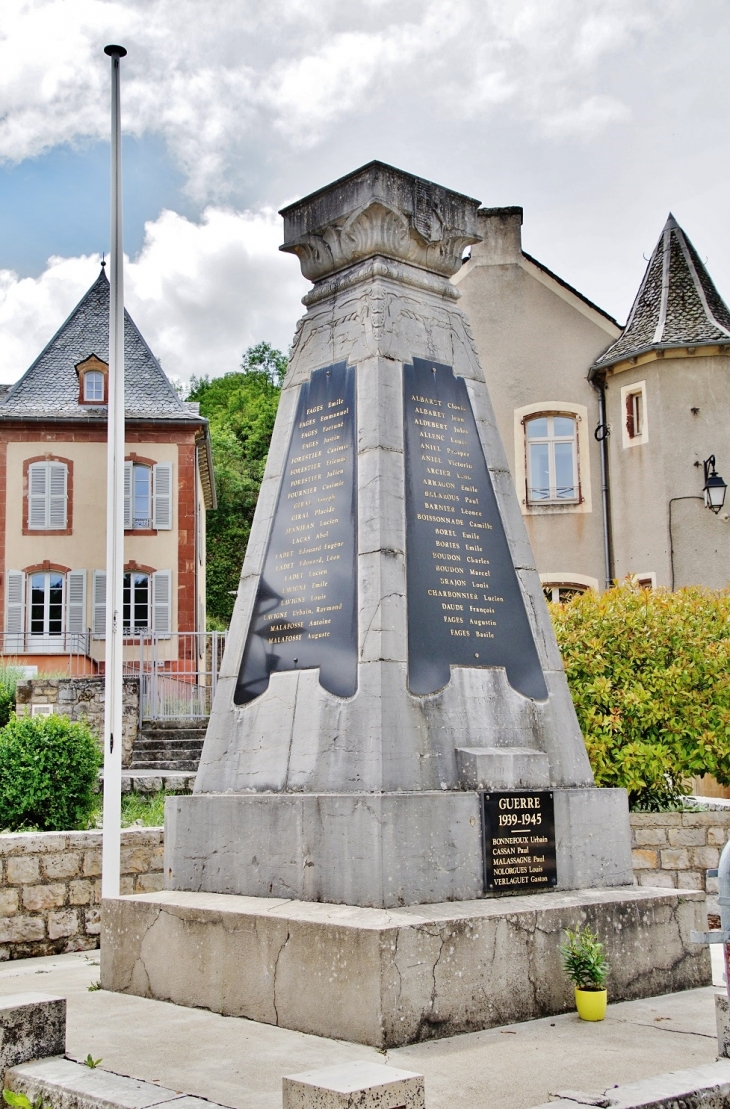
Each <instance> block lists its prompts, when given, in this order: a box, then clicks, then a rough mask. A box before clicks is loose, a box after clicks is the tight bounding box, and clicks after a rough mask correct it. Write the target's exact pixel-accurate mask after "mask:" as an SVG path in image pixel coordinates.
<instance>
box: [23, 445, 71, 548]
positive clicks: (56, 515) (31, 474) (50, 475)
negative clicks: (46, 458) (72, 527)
mask: <svg viewBox="0 0 730 1109" xmlns="http://www.w3.org/2000/svg"><path fill="white" fill-rule="evenodd" d="M67 490H68V469H67V467H66V464H65V463H63V462H33V463H32V464H31V465H30V466H29V467H28V527H29V528H33V529H35V528H37V529H39V530H44V531H48V530H54V531H62V530H64V529H65V528H66V527H67V522H66V521H67V512H66V507H67Z"/></svg>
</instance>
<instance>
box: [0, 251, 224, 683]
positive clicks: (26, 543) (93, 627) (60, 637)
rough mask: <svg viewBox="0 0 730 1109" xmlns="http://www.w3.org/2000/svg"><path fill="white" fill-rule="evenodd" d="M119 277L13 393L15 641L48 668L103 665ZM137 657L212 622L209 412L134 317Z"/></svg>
mask: <svg viewBox="0 0 730 1109" xmlns="http://www.w3.org/2000/svg"><path fill="white" fill-rule="evenodd" d="M108 334H109V282H108V280H107V278H106V274H105V272H104V268H103V267H102V270H101V273H100V274H99V276H98V278H97V279H96V281H95V282H94V284H93V285H92V286H91V288H90V289H89V290H88V292H87V293H86V295H85V296H84V297H83V298H82V299H81V301H80V302H79V304H78V305H77V306H76V308H75V309H74V310H73V312H72V313H71V315H70V316H69V317H68V319H67V320H66V322H65V323H64V324H63V325H62V326H61V328H60V329H59V330H58V332H57V333H56V334H55V335H54V336H53V338H52V339H51V341H50V342H49V343H48V345H47V346H46V347H45V349H44V350H43V351H42V352H41V354H40V355H39V356H38V358H37V359H36V360H35V362H34V363H33V365H32V366H31V367H30V369H29V370H28V371H27V372H26V373H25V374H24V376H23V377H21V378H20V380H19V381H18V382H17V383H16V384H15V385H13V386H12V387H10V388H9V390H8V391H7V392H6V395H5V396H4V397H3V399H2V400H1V401H0V561H1V562H2V572H1V574H0V581H1V582H2V591H3V597H2V606H3V613H4V634H3V643H2V649H3V653H4V655H5V656H6V658H7V657H8V656H9V657H12V658H13V659H17V660H18V662H20V663H22V664H24V665H35V666H37V667H38V670H39V672H41V673H43V672H49V671H56V672H63V671H64V670H65V669H66V668H68V667H71V668H72V670H73V671H74V672H77V673H79V672H81V673H84V672H86V673H94V672H97V671H98V670H99V669H100V668H103V660H104V634H105V620H106V609H105V603H106V573H105V563H106V513H105V508H104V506H105V504H106V450H107V447H106V439H107V426H106V424H107V399H108ZM124 351H125V415H126V432H125V438H126V449H125V504H124V512H125V575H124V626H125V629H128V631H129V646H128V653H129V652H133V651H134V650H135V637H136V639H137V640H138V639H139V638H140V637H150V636H153V637H154V638H155V641H156V642H159V644H160V651H161V652H162V654H163V655H164V654H165V653H167V654H170V656H171V657H172V656H175V655H176V654H177V650H178V643H179V634H180V633H185V634H188V635H189V634H191V633H197V632H202V631H204V630H205V512H206V509H208V508H213V507H215V485H214V480H213V471H212V462H211V453H210V440H209V436H208V427H207V422H206V421H205V420H204V419H203V418H202V417H201V416H200V415H199V413H198V411H197V406H195V405H192V404H186V403H184V402H182V401H181V400H180V399H179V397H178V396H177V394H176V392H175V390H174V389H173V387H172V385H171V384H170V382H169V381H168V379H167V377H166V376H165V374H164V373H163V371H162V368H161V366H160V364H159V362H158V361H157V360H156V359H155V357H154V355H153V354H152V352H151V351H150V349H149V347H148V346H147V344H146V343H145V341H144V339H143V338H142V336H141V335H140V333H139V331H138V329H137V327H136V326H135V324H134V322H133V321H132V319H131V318H130V316H129V315H128V314H125V337H124Z"/></svg>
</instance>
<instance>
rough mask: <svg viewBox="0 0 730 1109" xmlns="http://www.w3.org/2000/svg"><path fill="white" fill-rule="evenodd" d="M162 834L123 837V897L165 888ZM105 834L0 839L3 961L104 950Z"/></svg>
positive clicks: (128, 832) (130, 831)
mask: <svg viewBox="0 0 730 1109" xmlns="http://www.w3.org/2000/svg"><path fill="white" fill-rule="evenodd" d="M162 856H163V831H162V828H127V829H125V830H124V831H123V832H122V880H121V892H122V893H152V892H155V891H157V890H160V889H162V887H163V865H162ZM100 900H101V832H37V833H34V832H16V833H10V834H6V835H0V960H3V959H25V958H27V957H28V956H31V955H54V954H58V953H59V952H63V951H86V950H90V949H91V948H94V947H98V946H99V931H100V923H99V902H100Z"/></svg>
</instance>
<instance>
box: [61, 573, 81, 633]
mask: <svg viewBox="0 0 730 1109" xmlns="http://www.w3.org/2000/svg"><path fill="white" fill-rule="evenodd" d="M66 631H67V632H68V633H69V635H83V634H84V633H85V631H86V570H70V571H69V573H68V575H67V576H66Z"/></svg>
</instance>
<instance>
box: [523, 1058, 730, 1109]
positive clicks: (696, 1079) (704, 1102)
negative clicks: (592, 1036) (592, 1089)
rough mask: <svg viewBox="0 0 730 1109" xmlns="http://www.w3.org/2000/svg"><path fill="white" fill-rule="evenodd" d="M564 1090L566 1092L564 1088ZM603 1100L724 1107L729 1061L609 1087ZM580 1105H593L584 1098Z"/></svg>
mask: <svg viewBox="0 0 730 1109" xmlns="http://www.w3.org/2000/svg"><path fill="white" fill-rule="evenodd" d="M566 1092H567V1091H566ZM605 1096H606V1099H607V1101H608V1103H609V1105H610V1106H611V1107H612V1109H679V1107H680V1106H683V1107H687V1106H692V1107H693V1109H724V1107H725V1106H726V1105H727V1099H728V1097H729V1096H730V1062H728V1061H727V1060H726V1059H718V1060H717V1062H716V1063H707V1064H705V1066H701V1067H691V1068H690V1069H688V1070H680V1071H670V1072H669V1073H668V1074H657V1075H655V1076H654V1077H652V1078H642V1079H639V1081H638V1082H627V1083H626V1084H625V1085H623V1086H609V1088H608V1089H607V1090H606V1091H605ZM576 1104H578V1102H577V1101H574V1100H571V1099H569V1098H565V1097H564V1098H557V1099H553V1100H552V1101H548V1102H546V1103H545V1104H544V1105H539V1106H537V1107H536V1109H576ZM583 1104H596V1102H595V1100H590V1101H589V1100H586V1102H584V1103H583Z"/></svg>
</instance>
